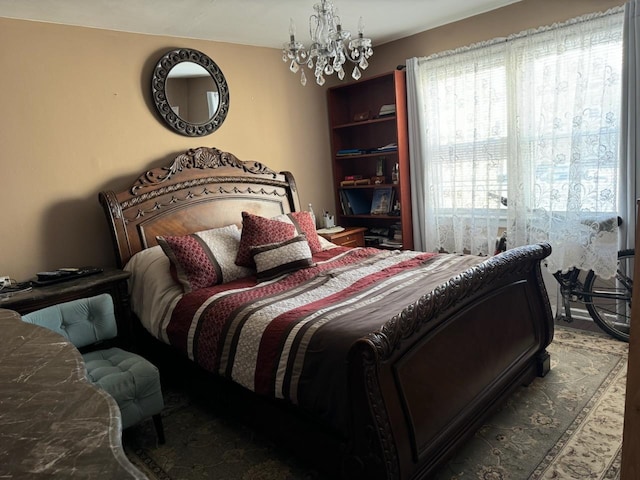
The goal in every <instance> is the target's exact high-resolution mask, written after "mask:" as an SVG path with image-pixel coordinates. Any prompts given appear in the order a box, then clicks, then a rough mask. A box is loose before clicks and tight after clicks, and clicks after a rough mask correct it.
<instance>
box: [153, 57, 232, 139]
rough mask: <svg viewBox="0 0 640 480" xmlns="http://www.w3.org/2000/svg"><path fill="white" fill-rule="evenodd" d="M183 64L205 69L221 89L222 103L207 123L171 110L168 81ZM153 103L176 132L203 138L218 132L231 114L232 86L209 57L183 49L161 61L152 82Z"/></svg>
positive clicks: (219, 92) (154, 72) (220, 101)
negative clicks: (195, 120) (173, 71)
mask: <svg viewBox="0 0 640 480" xmlns="http://www.w3.org/2000/svg"><path fill="white" fill-rule="evenodd" d="M182 62H192V63H195V64H197V65H199V66H201V67H202V68H204V69H205V70H206V71H207V72H208V73H209V75H211V78H212V79H213V82H214V83H215V84H216V86H217V88H218V94H219V104H218V108H217V110H216V111H215V112H214V114H213V116H212V117H211V118H209V120H208V121H206V122H204V123H190V122H188V121H187V120H185V119H183V118H181V117H180V116H179V115H176V113H175V112H174V111H173V109H172V108H171V105H170V104H169V101H168V100H167V89H166V87H167V78H168V76H169V72H170V71H171V69H172V68H173V67H175V66H176V65H178V64H179V63H182ZM151 93H152V96H153V102H154V103H155V106H156V108H157V110H158V113H160V116H161V117H162V118H163V119H164V121H165V122H166V123H167V125H169V127H171V128H172V129H173V130H175V131H176V132H178V133H180V134H182V135H186V136H188V137H202V136H204V135H209V134H210V133H213V132H215V131H216V130H217V129H218V128H219V127H220V125H222V122H224V119H225V118H226V117H227V113H228V112H229V86H228V85H227V81H226V79H225V78H224V75H223V74H222V71H221V70H220V68H219V67H218V65H216V63H215V62H214V61H213V60H211V59H210V58H209V57H208V56H207V55H205V54H204V53H202V52H199V51H198V50H193V49H189V48H180V49H177V50H171V51H169V52H167V53H165V54H164V55H163V56H162V57H161V58H160V60H159V61H158V63H157V65H156V67H155V69H154V71H153V78H152V80H151Z"/></svg>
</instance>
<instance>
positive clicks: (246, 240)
mask: <svg viewBox="0 0 640 480" xmlns="http://www.w3.org/2000/svg"><path fill="white" fill-rule="evenodd" d="M295 235H296V228H295V227H294V226H293V225H292V224H290V223H284V222H279V221H277V220H271V219H269V218H265V217H261V216H259V215H254V214H252V213H248V212H242V236H241V238H240V246H239V247H238V255H237V256H236V265H240V266H242V267H251V268H255V263H254V261H253V259H252V258H251V247H258V246H260V245H266V244H267V243H274V242H282V241H283V240H289V239H291V238H293V237H295Z"/></svg>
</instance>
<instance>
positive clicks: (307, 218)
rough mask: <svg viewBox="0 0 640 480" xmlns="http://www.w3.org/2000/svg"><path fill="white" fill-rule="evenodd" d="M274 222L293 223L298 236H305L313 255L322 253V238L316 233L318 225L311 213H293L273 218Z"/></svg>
mask: <svg viewBox="0 0 640 480" xmlns="http://www.w3.org/2000/svg"><path fill="white" fill-rule="evenodd" d="M272 220H278V221H280V222H285V223H292V224H293V226H294V227H296V233H297V234H303V233H304V234H305V235H306V237H307V242H309V247H310V248H311V253H318V252H320V251H322V245H320V238H318V233H317V232H316V224H315V220H314V218H313V217H312V216H311V213H309V212H307V211H302V212H291V213H285V214H282V215H278V216H277V217H273V218H272Z"/></svg>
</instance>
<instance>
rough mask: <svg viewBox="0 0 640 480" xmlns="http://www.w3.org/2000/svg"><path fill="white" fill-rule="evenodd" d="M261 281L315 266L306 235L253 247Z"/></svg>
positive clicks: (252, 251)
mask: <svg viewBox="0 0 640 480" xmlns="http://www.w3.org/2000/svg"><path fill="white" fill-rule="evenodd" d="M251 255H252V257H253V260H254V262H255V263H256V271H257V274H256V275H257V277H258V281H259V282H263V281H265V280H271V279H273V278H276V277H279V276H280V275H283V274H285V273H289V272H295V271H296V270H299V269H301V268H307V267H312V266H314V263H313V260H312V258H311V248H310V247H309V242H307V239H306V237H305V236H304V234H303V235H297V236H295V237H293V238H291V239H289V240H285V241H283V242H277V243H269V244H267V245H262V246H259V247H252V248H251Z"/></svg>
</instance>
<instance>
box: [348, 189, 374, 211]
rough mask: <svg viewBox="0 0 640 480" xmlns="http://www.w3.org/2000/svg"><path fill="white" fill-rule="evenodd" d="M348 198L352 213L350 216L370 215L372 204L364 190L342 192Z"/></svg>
mask: <svg viewBox="0 0 640 480" xmlns="http://www.w3.org/2000/svg"><path fill="white" fill-rule="evenodd" d="M341 192H343V193H344V194H345V196H346V198H347V203H348V206H349V209H350V210H351V213H349V214H348V215H366V214H368V213H369V210H370V207H371V203H370V202H369V199H368V198H367V195H366V193H365V192H364V190H350V189H346V190H341Z"/></svg>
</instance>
